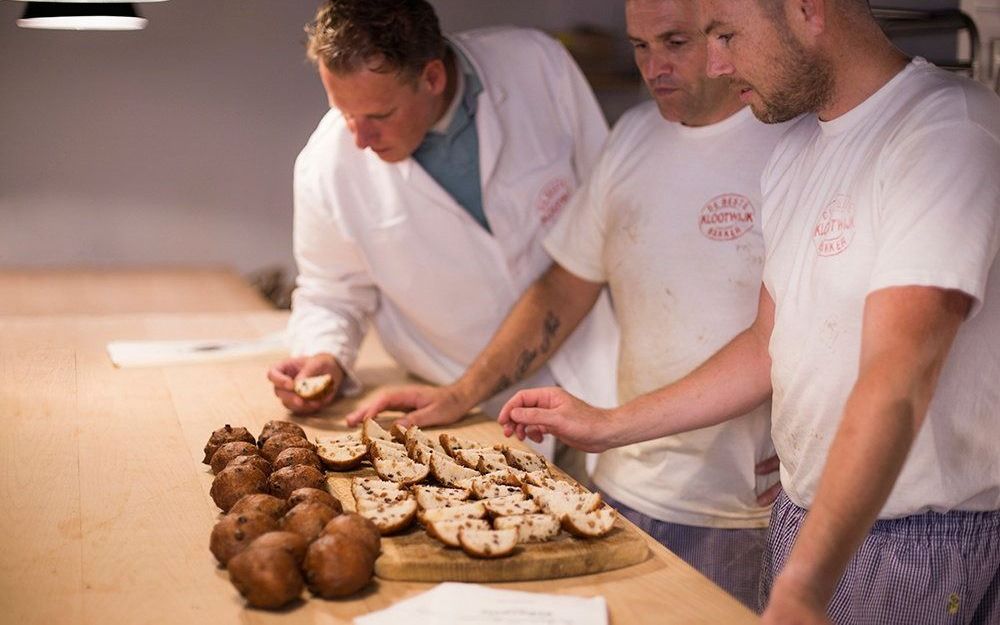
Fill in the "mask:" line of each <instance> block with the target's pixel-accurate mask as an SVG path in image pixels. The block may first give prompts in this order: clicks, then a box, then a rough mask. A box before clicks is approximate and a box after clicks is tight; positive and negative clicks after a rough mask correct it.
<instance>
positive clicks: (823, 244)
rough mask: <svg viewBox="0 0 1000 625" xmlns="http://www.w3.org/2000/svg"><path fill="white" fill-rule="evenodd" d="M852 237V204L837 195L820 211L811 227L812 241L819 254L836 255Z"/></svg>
mask: <svg viewBox="0 0 1000 625" xmlns="http://www.w3.org/2000/svg"><path fill="white" fill-rule="evenodd" d="M853 239H854V204H852V203H851V198H849V197H847V196H846V195H838V196H836V197H835V198H833V200H832V201H831V202H830V203H829V204H827V205H826V208H824V209H823V210H822V211H820V214H819V219H818V220H817V221H816V227H815V228H813V243H814V244H815V245H816V251H817V252H819V255H820V256H836V255H837V254H839V253H841V252H843V251H844V250H846V249H847V246H848V245H850V244H851V241H852V240H853Z"/></svg>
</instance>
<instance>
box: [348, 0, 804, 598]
mask: <svg viewBox="0 0 1000 625" xmlns="http://www.w3.org/2000/svg"><path fill="white" fill-rule="evenodd" d="M626 15H627V23H628V32H629V36H630V39H631V41H632V43H633V45H634V47H635V57H636V62H637V64H638V66H639V68H640V70H641V71H642V73H643V76H644V78H645V80H646V82H647V85H648V87H649V89H650V91H651V93H652V94H653V96H654V98H655V102H648V103H645V104H642V105H640V106H637V107H636V108H634V109H632V110H631V111H629V112H628V113H626V114H625V116H624V117H623V118H622V119H621V120H620V121H619V122H618V124H617V125H616V127H615V129H614V131H613V132H612V135H611V138H610V139H609V141H608V143H607V145H606V146H605V149H604V152H603V154H602V155H601V158H600V160H599V161H598V164H597V166H596V167H595V169H594V171H593V172H592V174H591V176H590V178H589V180H588V181H587V182H586V183H585V185H584V186H583V187H582V188H581V190H580V191H579V192H577V193H576V194H575V196H574V197H573V199H572V200H571V201H570V204H569V205H568V206H567V209H566V215H565V217H564V218H563V219H561V220H560V221H559V223H558V224H557V225H556V227H555V228H554V229H553V231H552V232H551V233H550V235H549V236H548V238H547V239H546V241H545V249H546V250H547V251H548V252H549V254H550V255H551V256H552V257H553V259H554V260H555V262H556V263H557V264H555V265H554V266H553V268H552V269H551V270H550V271H549V272H548V273H547V274H546V275H545V276H544V277H543V278H542V279H541V280H540V281H539V282H537V283H536V284H535V286H533V287H532V288H531V289H530V290H529V291H528V293H529V295H528V296H526V297H525V298H523V299H522V300H521V302H520V303H519V304H518V307H517V308H515V310H514V312H513V313H512V314H511V315H510V316H509V317H508V319H507V320H506V321H505V323H504V325H503V326H502V327H501V330H500V333H499V334H498V335H497V336H496V337H494V339H493V342H492V343H491V344H490V345H489V346H488V347H487V348H486V351H485V352H483V354H482V355H480V357H479V358H478V359H477V361H476V363H475V364H473V366H472V367H471V368H470V369H469V370H468V371H467V372H466V374H465V375H464V376H463V377H462V378H461V379H460V380H459V381H458V382H457V383H455V384H453V385H451V386H448V387H445V388H443V389H432V388H428V387H411V388H406V389H401V390H399V389H397V390H392V391H389V392H386V393H383V394H381V395H380V397H378V398H377V399H376V400H375V402H373V404H372V405H370V406H366V407H364V408H362V409H361V411H359V413H358V414H356V415H353V416H352V417H351V418H350V419H351V421H354V420H360V419H361V418H364V417H366V416H372V415H374V414H376V413H377V412H378V411H379V410H381V409H383V408H386V407H390V406H391V407H395V408H403V409H414V408H417V410H416V411H415V412H413V413H411V414H410V415H409V416H408V418H407V421H408V422H414V423H418V424H427V423H439V422H441V421H442V420H454V419H457V418H459V417H460V416H461V415H463V414H464V413H465V411H466V410H468V408H470V407H471V406H473V405H475V404H476V403H477V402H478V401H481V399H482V398H483V397H485V396H487V394H488V393H489V392H490V390H491V389H492V387H493V386H494V385H496V384H497V383H498V382H499V381H500V380H501V379H502V378H503V376H504V375H505V374H506V375H507V376H508V377H509V378H511V379H516V378H517V377H518V376H519V375H524V373H520V374H518V373H516V372H517V371H518V369H519V367H520V366H521V363H522V362H523V361H524V358H525V357H524V356H523V354H524V353H525V352H538V356H537V357H533V358H534V360H533V362H532V366H539V365H541V364H542V362H543V361H544V359H545V358H546V357H547V356H548V353H550V352H551V350H552V349H555V348H556V346H558V344H559V341H561V340H562V338H563V337H564V336H565V335H566V334H567V333H569V332H571V331H572V329H573V327H574V326H575V325H576V323H577V322H578V321H579V319H581V318H582V317H583V315H585V314H586V313H587V311H589V310H590V307H591V306H592V305H593V304H594V302H595V301H596V298H597V295H598V293H599V292H600V291H601V288H602V287H603V285H604V284H607V285H608V286H609V288H610V291H611V294H612V300H613V301H614V304H615V313H616V317H617V319H618V323H619V326H620V328H621V342H620V356H619V363H618V397H619V401H629V400H631V399H633V398H635V397H637V396H638V395H641V394H642V393H646V392H648V391H651V390H653V389H655V388H658V387H660V386H662V385H663V384H666V383H669V382H671V381H673V380H676V379H678V378H680V377H682V376H684V375H686V374H687V373H689V372H690V371H691V370H692V369H694V368H695V367H697V366H698V365H699V364H701V363H702V362H703V361H704V360H705V359H707V358H708V357H709V356H711V355H712V354H713V353H714V352H715V351H716V350H718V349H719V348H720V347H721V346H722V345H724V344H725V343H726V342H728V341H729V340H730V339H731V338H732V337H733V336H735V335H736V334H737V333H738V332H740V331H741V330H742V329H744V328H745V327H746V326H747V325H748V324H749V323H750V322H751V321H752V320H753V318H754V316H755V314H756V310H757V294H758V290H759V285H760V278H761V270H762V267H763V264H764V241H763V236H762V233H761V229H760V215H759V212H758V211H759V206H760V181H759V179H760V173H761V171H762V170H763V167H764V164H765V162H766V161H767V158H768V157H769V156H770V153H771V150H772V149H773V147H774V144H775V143H776V142H777V141H778V138H779V137H780V135H781V133H782V132H783V130H784V128H783V127H781V126H774V125H767V124H762V123H761V122H759V121H758V120H757V119H756V118H754V116H753V114H752V112H751V111H750V109H749V108H747V107H745V106H744V105H742V104H741V103H740V102H739V100H738V99H737V97H736V96H735V94H734V93H733V92H732V91H731V90H730V89H729V82H728V80H709V79H707V78H706V76H705V58H706V57H705V52H706V47H705V40H704V37H703V36H702V35H701V34H700V33H699V31H698V23H697V19H696V18H697V5H696V3H695V2H694V0H629V2H627V3H626ZM664 120H666V121H664ZM547 323H548V324H549V327H551V326H557V327H558V330H557V331H556V333H555V335H554V336H553V337H552V338H551V339H549V340H551V345H550V346H549V348H548V349H545V348H542V347H534V346H535V345H542V344H543V343H544V342H545V341H546V340H547V339H546V335H545V327H546V324H547ZM769 428H770V422H769V407H768V406H767V405H763V406H759V407H757V408H755V409H753V410H750V411H748V412H747V414H746V415H744V416H743V417H741V418H740V419H737V420H735V421H732V422H730V423H727V424H724V425H721V426H716V427H710V428H706V429H704V430H701V431H697V432H689V433H685V434H681V435H677V436H671V437H666V438H662V439H657V440H652V441H649V442H645V443H641V444H636V445H630V446H628V447H623V448H620V449H614V450H611V451H609V452H607V453H605V454H602V455H601V456H600V458H599V459H598V461H597V466H596V469H595V471H594V474H593V481H594V482H595V483H596V485H597V486H598V487H599V488H600V490H601V491H602V493H603V495H604V496H605V498H606V499H607V500H608V501H610V502H611V503H612V504H613V505H614V506H615V507H617V508H618V509H619V510H620V511H622V512H623V513H624V514H625V515H626V516H628V517H629V518H630V519H631V520H633V521H634V522H635V523H636V524H637V525H639V526H640V527H641V528H643V529H644V530H645V531H647V532H648V533H649V534H650V535H652V536H653V537H655V538H657V539H658V540H660V541H661V542H663V543H664V544H665V545H667V546H668V547H669V548H670V549H672V550H674V551H675V552H676V553H677V554H678V555H680V556H681V557H682V558H684V559H685V560H687V561H688V562H690V563H691V564H692V565H694V566H695V567H696V568H698V569H699V570H701V571H702V572H704V573H705V574H706V575H707V576H708V577H709V578H711V579H713V580H714V581H716V582H717V583H719V584H720V585H721V586H722V587H723V588H725V589H726V590H728V591H729V592H731V593H732V594H734V595H735V596H736V597H737V598H739V599H740V600H742V601H743V602H744V603H746V604H748V605H750V606H751V607H756V597H757V588H758V581H759V579H758V578H759V566H758V565H759V562H760V557H761V553H762V549H763V541H764V534H765V529H764V528H766V526H767V521H768V518H769V515H770V510H769V506H768V505H767V504H768V503H769V500H768V498H767V497H765V499H764V501H758V500H757V495H758V494H763V493H764V492H765V491H766V490H767V489H768V488H769V487H770V486H771V485H772V484H773V482H774V475H773V474H771V475H770V476H767V475H763V476H758V475H756V474H755V470H754V467H755V465H756V464H757V463H759V462H761V461H764V460H766V459H768V458H771V457H772V456H773V453H774V452H773V448H772V445H771V441H770V436H769Z"/></svg>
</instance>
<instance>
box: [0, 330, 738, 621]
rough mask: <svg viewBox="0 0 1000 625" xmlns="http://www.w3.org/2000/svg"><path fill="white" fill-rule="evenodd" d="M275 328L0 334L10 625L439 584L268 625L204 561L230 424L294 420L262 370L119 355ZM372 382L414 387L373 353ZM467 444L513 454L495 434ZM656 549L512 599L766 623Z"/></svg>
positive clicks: (528, 585)
mask: <svg viewBox="0 0 1000 625" xmlns="http://www.w3.org/2000/svg"><path fill="white" fill-rule="evenodd" d="M285 320H286V316H285V315H284V314H282V313H277V312H260V313H239V314H236V313H229V314H170V315H155V314H145V315H99V316H94V315H87V316H77V317H73V316H61V317H60V316H52V317H47V316H33V317H29V316H6V317H0V337H2V341H0V410H2V412H0V414H2V415H3V427H2V428H0V494H2V501H3V505H2V507H0V623H2V624H7V623H12V624H13V623H16V624H18V625H27V624H33V623H46V624H48V623H59V624H69V623H88V624H89V623H211V624H213V625H219V624H224V623H254V624H255V623H272V622H275V623H278V622H281V623H349V622H350V621H351V619H352V618H353V617H355V616H357V615H360V614H364V613H367V612H370V611H373V610H377V609H380V608H384V607H387V606H389V605H391V604H393V603H394V602H397V601H399V600H400V599H403V598H407V597H411V596H414V595H416V594H418V593H420V592H423V591H425V590H427V589H429V588H431V587H432V585H431V584H423V583H408V582H389V581H381V580H376V582H375V583H374V584H373V585H372V586H371V587H370V588H369V589H368V590H367V591H365V592H363V593H362V594H361V595H360V596H357V597H353V598H351V599H348V600H343V601H321V600H315V599H313V600H308V601H305V602H304V603H303V604H302V605H299V606H297V607H295V608H294V609H291V610H286V611H284V612H279V613H268V612H263V611H257V610H248V609H245V608H244V607H243V602H242V601H241V599H240V597H239V595H238V594H237V593H236V591H235V590H234V589H233V587H232V586H231V585H230V584H229V582H228V579H227V576H226V573H225V571H222V570H220V569H218V568H217V567H216V565H215V562H214V559H213V558H212V555H211V554H210V553H209V551H208V537H209V532H210V531H211V527H212V525H213V523H214V522H215V520H216V518H217V513H218V510H217V509H216V508H215V506H214V505H213V503H212V501H211V499H210V497H209V495H208V490H209V487H210V484H211V479H212V476H211V474H210V473H209V471H208V469H207V467H205V465H203V464H201V458H202V447H203V446H204V443H205V440H206V439H207V437H208V435H209V433H210V432H211V431H212V430H213V429H215V428H217V427H219V426H220V425H222V424H224V423H232V424H240V425H245V426H247V427H248V428H250V429H251V431H254V432H257V431H259V430H260V428H261V426H262V425H263V424H264V423H265V422H267V421H268V420H270V419H274V418H282V417H285V413H284V411H283V409H282V408H281V406H280V404H279V403H278V401H277V400H276V399H275V398H274V397H273V395H272V393H271V388H270V385H269V384H268V383H267V381H266V379H265V369H266V366H267V365H268V364H269V361H268V360H266V359H252V360H246V361H240V362H229V363H224V364H199V365H184V366H171V367H161V368H148V369H115V368H114V367H113V366H112V365H111V363H110V362H109V361H108V358H107V356H106V354H105V351H104V346H105V344H106V343H107V342H108V341H110V340H119V339H181V338H185V339H186V338H208V337H213V338H214V337H219V336H229V337H232V338H251V337H257V336H260V335H262V334H264V333H266V332H270V331H273V330H275V329H278V328H280V327H282V326H283V325H284V323H285ZM359 362H360V370H359V374H360V377H361V378H362V380H363V381H365V382H366V383H367V384H368V385H369V386H377V385H380V384H388V383H392V382H398V381H402V380H403V379H404V377H403V376H402V374H401V373H400V371H399V370H398V369H397V368H396V367H395V366H394V365H393V364H392V362H391V361H390V360H389V359H388V358H387V357H386V356H385V354H384V352H382V351H381V349H380V348H379V347H378V345H377V343H375V342H371V341H370V342H368V343H366V345H365V347H364V349H363V350H362V355H361V358H360V361H359ZM352 404H353V402H345V403H343V404H340V405H338V406H337V407H336V409H334V410H332V411H330V413H328V414H325V415H323V416H321V417H319V418H315V419H294V420H295V421H297V422H298V423H300V424H301V425H303V427H305V429H306V430H307V432H308V433H309V434H310V435H311V436H315V435H317V434H322V433H323V432H324V431H330V430H336V429H342V428H343V425H342V419H340V416H341V415H343V414H344V413H345V412H346V411H347V410H348V409H349V408H350V406H351V405H352ZM458 431H459V432H460V433H464V434H465V435H468V436H469V437H470V438H476V439H481V440H486V441H489V440H494V441H496V442H499V441H500V440H501V439H502V436H501V433H500V430H499V428H498V427H497V426H496V424H495V423H493V422H488V421H485V420H477V421H473V422H470V423H466V424H462V425H461V426H460V427H459V428H458ZM644 538H645V539H646V540H647V542H648V544H649V546H650V550H651V554H652V557H651V558H650V559H648V560H646V561H645V562H643V563H642V564H639V565H636V566H631V567H627V568H624V569H620V570H617V571H611V572H606V573H601V574H596V575H587V576H582V577H574V578H568V579H561V580H551V581H538V582H520V583H512V584H498V585H497V586H499V587H503V588H511V589H518V590H529V591H536V592H550V593H559V594H572V595H580V596H594V595H603V596H604V597H605V598H606V599H607V601H608V605H609V610H610V615H611V622H612V623H615V624H618V625H623V624H643V623H656V624H665V625H670V624H672V623H694V624H697V623H705V624H713V625H714V624H720V623H725V624H733V625H739V624H741V623H753V622H756V618H755V617H754V616H753V615H752V614H751V613H750V612H749V611H748V610H746V609H744V608H743V607H741V606H740V605H739V604H738V603H737V602H736V601H735V600H734V599H732V598H730V597H729V596H728V595H726V594H725V593H723V592H722V591H721V590H720V589H718V588H717V587H715V586H713V585H712V584H711V583H710V582H709V581H708V580H706V579H705V578H704V577H702V576H701V575H699V574H698V573H696V572H695V571H694V570H693V569H691V568H690V567H688V566H687V565H686V564H684V563H683V562H681V561H680V560H679V559H678V558H676V557H675V556H674V555H673V554H671V553H670V552H668V551H667V550H666V549H664V548H663V547H662V546H660V545H659V544H658V543H656V542H655V541H653V540H652V539H649V538H648V537H646V536H645V535H644Z"/></svg>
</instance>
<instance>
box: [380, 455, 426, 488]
mask: <svg viewBox="0 0 1000 625" xmlns="http://www.w3.org/2000/svg"><path fill="white" fill-rule="evenodd" d="M371 462H372V466H373V467H374V468H375V473H377V474H378V476H379V477H380V478H382V479H383V480H387V481H390V482H397V483H399V484H404V485H405V484H418V483H420V482H423V481H425V480H426V479H427V478H428V476H430V468H429V467H428V466H427V465H426V464H420V463H418V462H414V461H412V460H410V459H409V458H408V457H406V456H398V457H397V456H387V457H379V458H371Z"/></svg>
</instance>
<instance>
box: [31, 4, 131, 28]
mask: <svg viewBox="0 0 1000 625" xmlns="http://www.w3.org/2000/svg"><path fill="white" fill-rule="evenodd" d="M146 23H147V20H146V19H144V18H143V17H141V16H140V15H139V14H138V12H137V11H136V10H135V6H134V4H133V3H131V2H78V1H71V2H34V1H29V2H26V3H25V9H24V16H23V17H22V18H21V19H19V20H17V25H18V26H20V27H21V28H47V29H56V30H141V29H143V28H145V27H146Z"/></svg>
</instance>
